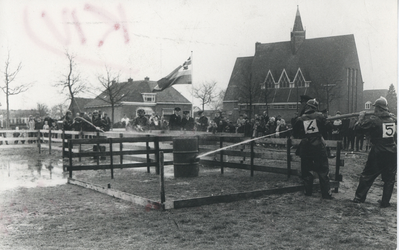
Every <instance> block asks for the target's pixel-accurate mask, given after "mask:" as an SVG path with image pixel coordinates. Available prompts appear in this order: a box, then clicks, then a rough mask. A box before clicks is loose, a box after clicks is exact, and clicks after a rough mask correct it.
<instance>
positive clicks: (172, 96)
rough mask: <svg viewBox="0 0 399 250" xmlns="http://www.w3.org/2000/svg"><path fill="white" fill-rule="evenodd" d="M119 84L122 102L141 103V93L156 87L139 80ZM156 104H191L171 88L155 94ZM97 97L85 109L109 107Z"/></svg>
mask: <svg viewBox="0 0 399 250" xmlns="http://www.w3.org/2000/svg"><path fill="white" fill-rule="evenodd" d="M115 84H119V85H121V86H122V88H124V91H122V92H123V94H126V96H125V97H124V98H123V99H122V101H123V102H143V103H144V100H143V96H142V94H143V93H152V90H153V89H154V87H155V86H156V85H157V82H156V81H149V80H140V81H128V82H121V83H115ZM154 94H156V102H157V103H159V102H163V103H170V104H174V103H179V104H182V103H187V104H191V103H190V102H189V101H188V100H187V99H186V98H185V97H184V96H183V95H182V94H180V92H178V91H177V90H176V89H174V88H173V87H170V88H167V89H165V90H163V91H161V92H156V93H154ZM105 95H106V91H104V92H102V93H101V94H100V95H99V96H105ZM99 96H97V97H96V98H95V99H93V100H92V101H91V102H89V103H88V104H86V106H85V107H86V108H90V107H100V106H109V105H110V104H109V103H107V102H105V101H104V100H102V99H101V98H99Z"/></svg>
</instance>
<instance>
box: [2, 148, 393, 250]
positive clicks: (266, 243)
mask: <svg viewBox="0 0 399 250" xmlns="http://www.w3.org/2000/svg"><path fill="white" fill-rule="evenodd" d="M5 159H13V160H22V159H29V160H30V161H37V160H38V159H40V160H42V161H43V162H50V161H51V162H58V161H59V159H60V154H59V153H53V154H52V155H51V156H49V155H48V154H46V153H45V152H43V153H42V154H41V155H39V154H38V151H37V149H18V150H15V149H13V150H7V149H5V148H4V147H3V148H2V151H0V160H1V161H4V160H5ZM365 161H366V154H365V153H358V154H355V155H353V154H348V155H347V156H346V157H345V167H343V168H342V169H341V172H342V174H343V177H344V180H343V182H341V187H340V189H339V193H335V194H334V197H335V199H334V200H331V201H330V200H322V199H321V198H320V196H321V195H320V193H314V194H313V196H312V197H305V196H304V195H303V194H301V193H300V192H298V193H292V194H284V195H270V196H264V197H262V198H259V199H252V200H246V201H240V202H232V203H225V204H216V205H208V206H202V207H197V208H184V209H176V210H168V211H164V212H160V211H155V210H148V209H145V208H144V207H140V206H137V205H133V204H131V203H129V202H125V201H122V200H119V199H116V198H112V197H109V196H107V195H105V194H101V193H98V192H95V191H92V190H88V189H84V188H81V187H78V186H74V185H70V184H63V185H56V186H46V185H37V187H35V188H26V187H20V188H15V189H11V190H3V191H0V249H396V245H397V244H396V243H397V210H396V209H397V194H396V187H395V193H394V195H393V198H392V201H391V204H392V206H391V207H389V208H385V209H381V208H379V206H378V203H377V201H378V200H379V199H380V197H381V193H382V182H381V180H380V178H378V179H377V181H376V182H375V183H374V185H373V187H372V188H371V190H370V192H369V195H368V198H367V201H366V203H364V204H354V203H352V202H351V199H352V198H353V196H354V192H355V188H356V186H357V181H358V177H359V174H360V172H361V170H362V168H363V166H364V163H365ZM54 167H55V168H61V166H60V165H58V164H54ZM205 170H206V171H208V172H209V173H212V170H211V169H202V170H201V171H203V172H202V173H205V172H206V171H205ZM123 171H125V170H123ZM153 172H154V171H152V173H150V174H146V173H145V171H142V172H141V173H140V174H139V175H140V176H142V175H143V174H144V175H147V178H146V179H144V177H142V179H141V180H136V181H132V182H131V183H132V185H133V187H132V186H131V185H127V186H126V189H127V187H129V189H135V190H140V189H139V188H138V187H139V186H143V185H144V184H145V183H147V182H151V179H154V178H155V179H157V177H156V176H155V174H154V173H153ZM115 173H117V171H116V172H115ZM118 173H119V174H120V172H118ZM125 173H126V172H125ZM200 173H201V172H200ZM228 173H229V172H228V171H226V175H225V176H224V177H220V176H218V177H214V178H199V179H198V180H201V181H200V182H201V184H202V185H203V187H204V189H208V190H207V192H208V191H212V185H213V184H214V183H215V180H216V181H217V182H221V181H220V180H221V179H224V180H235V179H237V176H236V175H231V176H230V177H229V175H228ZM230 173H233V172H230ZM94 175H98V176H99V177H101V176H103V177H101V178H106V177H105V176H108V177H107V178H109V172H108V173H107V172H105V173H104V171H102V170H101V171H97V172H95V173H94ZM248 175H249V173H248ZM121 176H126V175H120V176H119V177H118V176H117V175H115V180H112V182H113V183H112V187H113V188H116V187H117V185H118V184H116V183H117V180H122V179H121ZM74 177H76V178H77V177H78V175H77V176H76V175H75V173H74ZM81 177H83V175H82V176H81ZM92 177H93V176H90V178H92ZM117 177H118V178H119V179H117ZM101 178H98V179H101ZM215 178H216V179H215ZM229 178H231V179H229ZM262 178H264V179H265V180H267V181H265V182H266V183H263V184H262V182H261V181H262ZM268 178H269V179H268ZM279 178H281V180H280V179H279ZM255 179H256V180H257V181H252V184H250V185H249V184H248V185H249V186H247V187H246V188H258V186H257V185H263V186H264V187H273V186H275V185H277V186H279V185H280V186H281V185H283V183H284V181H286V178H285V177H284V178H283V177H275V178H274V177H270V176H266V175H257V173H255ZM147 180H148V181H147ZM224 180H223V181H224ZM107 181H108V180H107ZM183 182H184V181H183ZM186 182H188V181H186ZM296 182H299V179H296V177H292V178H291V179H290V180H289V181H287V183H289V184H293V183H296ZM243 183H244V182H243ZM245 183H247V182H245ZM254 183H256V184H254ZM227 184H228V182H227ZM227 184H226V185H227ZM119 185H121V184H119ZM134 185H136V187H134ZM253 185H255V186H253ZM180 186H182V187H183V188H182V189H181V190H185V187H186V186H193V184H192V185H190V184H187V183H186V184H184V183H183V184H181V185H180ZM233 188H237V185H231V184H230V186H229V187H227V188H226V190H231V189H233ZM122 189H123V188H122ZM186 189H187V188H186ZM146 190H147V189H145V188H144V189H142V190H141V191H140V192H142V193H143V196H145V197H146V196H153V191H150V190H149V189H148V193H147V194H146V193H145V192H146ZM168 190H171V189H170V188H169V189H168V186H166V193H167V199H168V198H169V199H171V198H173V197H171V196H169V197H168ZM196 190H201V189H199V188H196ZM218 190H219V191H220V189H218ZM124 191H129V190H124ZM190 193H192V191H191V192H190ZM169 194H170V192H169ZM183 194H184V192H183ZM175 195H176V194H175ZM155 196H156V195H155ZM147 198H150V197H147Z"/></svg>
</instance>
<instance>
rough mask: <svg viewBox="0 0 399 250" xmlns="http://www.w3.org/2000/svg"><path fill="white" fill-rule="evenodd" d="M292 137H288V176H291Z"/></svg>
mask: <svg viewBox="0 0 399 250" xmlns="http://www.w3.org/2000/svg"><path fill="white" fill-rule="evenodd" d="M291 146H292V141H291V138H290V137H288V138H287V178H290V177H291Z"/></svg>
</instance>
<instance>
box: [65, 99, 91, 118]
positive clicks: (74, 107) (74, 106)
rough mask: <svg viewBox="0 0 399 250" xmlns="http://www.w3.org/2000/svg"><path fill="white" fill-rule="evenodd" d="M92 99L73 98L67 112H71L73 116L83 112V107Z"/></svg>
mask: <svg viewBox="0 0 399 250" xmlns="http://www.w3.org/2000/svg"><path fill="white" fill-rule="evenodd" d="M93 100H94V99H93V98H82V97H75V98H74V102H73V103H72V102H71V104H70V105H69V108H68V109H69V110H70V111H72V112H73V113H74V114H73V116H75V114H76V113H80V112H85V109H84V108H85V106H86V105H87V104H89V103H90V102H91V101H93Z"/></svg>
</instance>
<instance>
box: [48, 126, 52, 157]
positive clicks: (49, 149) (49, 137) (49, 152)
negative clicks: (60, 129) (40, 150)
mask: <svg viewBox="0 0 399 250" xmlns="http://www.w3.org/2000/svg"><path fill="white" fill-rule="evenodd" d="M51 138H52V135H51V127H50V128H49V131H48V154H49V155H51Z"/></svg>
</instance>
